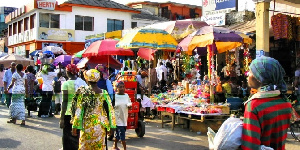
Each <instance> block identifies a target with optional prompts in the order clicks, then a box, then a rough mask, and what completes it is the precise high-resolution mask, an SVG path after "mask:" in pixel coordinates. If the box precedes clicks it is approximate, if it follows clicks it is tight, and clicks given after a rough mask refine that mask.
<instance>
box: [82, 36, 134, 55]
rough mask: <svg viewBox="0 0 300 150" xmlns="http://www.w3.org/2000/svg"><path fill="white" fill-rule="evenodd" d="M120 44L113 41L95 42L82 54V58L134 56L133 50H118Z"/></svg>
mask: <svg viewBox="0 0 300 150" xmlns="http://www.w3.org/2000/svg"><path fill="white" fill-rule="evenodd" d="M118 42H119V41H118V40H113V39H105V40H101V41H96V42H93V43H92V44H91V45H90V46H89V47H88V48H87V49H86V51H85V52H84V53H83V54H82V57H90V56H102V55H119V56H134V53H133V51H132V50H131V49H123V48H116V44H117V43H118Z"/></svg>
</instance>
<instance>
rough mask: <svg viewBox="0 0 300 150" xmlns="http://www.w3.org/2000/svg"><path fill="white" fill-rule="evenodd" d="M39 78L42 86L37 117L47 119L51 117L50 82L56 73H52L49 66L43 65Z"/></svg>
mask: <svg viewBox="0 0 300 150" xmlns="http://www.w3.org/2000/svg"><path fill="white" fill-rule="evenodd" d="M39 76H40V77H42V79H43V85H42V101H41V104H40V107H39V112H38V117H42V118H47V117H53V116H54V115H53V114H52V109H51V101H52V96H53V86H52V81H53V79H54V77H56V76H57V72H54V71H53V68H52V66H51V65H48V64H46V65H43V68H42V71H41V72H40V73H39Z"/></svg>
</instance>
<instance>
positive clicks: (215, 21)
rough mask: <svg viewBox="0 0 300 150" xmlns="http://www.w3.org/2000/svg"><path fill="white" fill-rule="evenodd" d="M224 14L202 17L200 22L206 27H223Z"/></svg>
mask: <svg viewBox="0 0 300 150" xmlns="http://www.w3.org/2000/svg"><path fill="white" fill-rule="evenodd" d="M225 19H226V14H215V15H207V16H202V17H201V21H204V22H206V23H207V24H208V25H212V26H223V25H225Z"/></svg>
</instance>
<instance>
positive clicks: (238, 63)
mask: <svg viewBox="0 0 300 150" xmlns="http://www.w3.org/2000/svg"><path fill="white" fill-rule="evenodd" d="M235 58H236V59H235V62H236V67H235V73H236V75H237V76H241V71H240V59H239V58H240V52H239V49H235Z"/></svg>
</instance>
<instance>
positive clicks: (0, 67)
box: [0, 64, 5, 105]
mask: <svg viewBox="0 0 300 150" xmlns="http://www.w3.org/2000/svg"><path fill="white" fill-rule="evenodd" d="M4 73H5V70H4V65H3V64H0V99H1V101H0V103H1V105H5V103H4V98H5V94H4V84H3V77H4Z"/></svg>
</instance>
